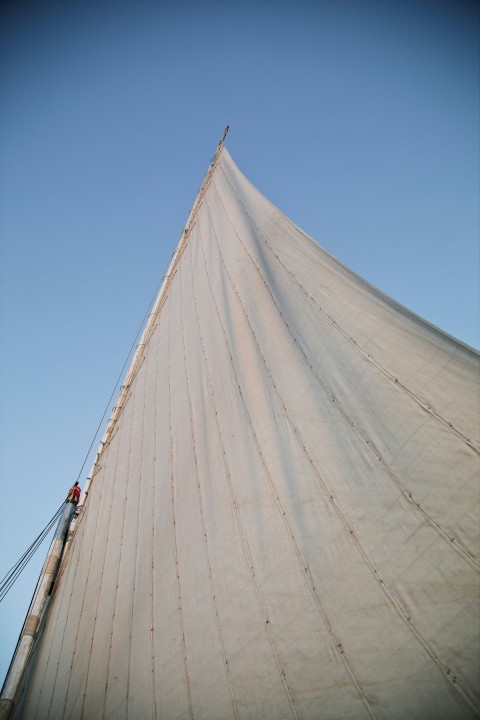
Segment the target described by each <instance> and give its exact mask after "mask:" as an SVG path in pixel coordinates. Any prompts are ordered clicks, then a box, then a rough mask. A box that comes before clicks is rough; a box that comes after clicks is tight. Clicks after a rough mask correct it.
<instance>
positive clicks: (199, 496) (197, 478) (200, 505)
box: [179, 267, 239, 720]
mask: <svg viewBox="0 0 480 720" xmlns="http://www.w3.org/2000/svg"><path fill="white" fill-rule="evenodd" d="M179 272H180V280H179V284H180V331H181V339H182V351H183V362H184V367H185V384H186V389H187V401H188V408H189V417H190V432H191V437H192V450H193V462H194V467H195V484H196V486H197V501H198V509H199V511H200V519H201V523H202V534H203V547H204V552H205V562H206V565H207V574H208V582H209V589H210V596H211V601H212V605H213V613H214V617H215V624H216V628H217V634H218V640H219V643H220V648H221V653H222V660H223V667H224V671H225V677H226V680H227V684H228V689H229V692H230V698H231V701H232V706H233V712H234V715H235V717H236V718H237V720H238V717H239V716H238V708H237V702H236V700H235V695H234V692H233V687H232V681H231V677H230V670H229V667H228V660H227V655H226V651H225V643H224V640H223V634H222V629H221V627H220V619H219V614H218V606H217V601H216V599H215V591H214V587H213V576H212V564H211V561H210V552H209V547H208V537H207V528H206V525H205V514H204V503H203V498H202V489H201V484H200V474H199V471H198V458H197V448H196V444H195V430H194V423H193V412H192V411H193V406H192V394H191V388H190V379H189V373H188V367H187V353H186V347H185V327H184V320H183V289H182V286H183V282H182V281H183V277H182V268H181V267H180V268H179Z"/></svg>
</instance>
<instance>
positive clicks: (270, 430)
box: [17, 148, 480, 720]
mask: <svg viewBox="0 0 480 720" xmlns="http://www.w3.org/2000/svg"><path fill="white" fill-rule="evenodd" d="M478 372H479V362H478V354H477V353H476V352H475V351H473V350H472V349H470V348H468V347H466V346H465V345H463V344H461V343H460V342H458V341H456V340H455V339H453V338H451V337H449V336H447V335H445V334H444V333H442V332H441V331H440V330H438V329H437V328H435V327H433V326H431V325H429V324H428V323H426V322H424V321H423V320H421V319H420V318H418V317H417V316H415V315H413V314H412V313H410V312H409V311H408V310H406V309H405V308H403V307H401V306H399V305H398V304H397V303H395V302H394V301H393V300H391V299H390V298H388V297H386V296H385V295H384V294H382V293H381V292H379V291H378V290H376V289H375V288H373V287H372V286H370V285H369V284H368V283H367V282H365V281H364V280H362V279H361V278H359V277H358V276H357V275H355V274H354V273H353V272H351V271H350V270H349V269H347V268H346V267H344V266H343V265H342V264H340V263H339V262H338V261H337V260H335V259H334V258H333V257H332V256H331V255H329V254H328V253H327V252H325V251H324V250H323V249H322V248H321V247H319V246H318V245H317V244H316V243H315V242H313V241H312V240H311V239H310V238H309V237H307V236H306V235H305V234H304V233H303V232H302V231H301V230H300V229H299V228H297V227H296V226H295V225H294V224H293V223H292V222H291V221H290V220H289V219H288V218H286V217H285V216H284V215H283V214H282V213H281V212H280V211H279V210H278V209H276V208H275V207H274V206H273V205H272V204H271V203H270V202H269V201H268V200H266V199H265V198H264V197H263V196H262V195H261V194H260V193H259V192H258V191H257V190H256V189H255V188H254V187H253V186H252V185H251V184H250V183H249V182H248V180H247V179H246V178H245V177H244V176H243V175H242V174H241V173H240V171H239V170H238V169H237V167H236V166H235V164H234V163H233V161H232V159H231V157H230V155H229V154H228V152H227V151H226V149H225V148H223V149H222V150H221V152H220V154H219V157H218V159H217V161H216V163H215V166H214V168H213V170H212V171H211V173H210V175H209V177H208V178H207V181H206V183H205V187H204V189H203V191H202V193H201V195H200V197H199V199H198V202H197V206H196V209H195V212H194V214H193V216H192V218H191V220H190V223H189V225H188V227H187V229H186V232H185V233H184V236H183V237H182V241H181V243H180V246H179V249H178V252H177V257H176V261H175V264H174V266H173V268H172V270H171V273H170V275H169V278H168V282H167V283H166V284H165V286H164V288H163V290H162V296H161V300H160V301H159V302H158V303H157V307H156V310H155V313H154V314H153V316H152V318H151V320H150V323H149V327H148V329H147V332H146V334H145V336H144V340H143V344H142V346H141V351H140V354H139V355H138V356H137V358H136V361H135V367H134V368H133V371H132V372H131V373H130V376H129V380H128V383H127V384H126V387H125V388H124V390H123V395H122V401H121V403H120V404H119V407H118V408H117V411H116V415H115V417H114V421H113V422H112V423H111V428H110V432H109V434H108V438H107V442H106V443H105V445H104V446H102V451H101V453H100V455H99V458H98V461H97V463H96V466H95V469H94V473H93V478H92V482H91V486H90V491H89V493H88V497H87V500H86V502H85V505H84V507H83V511H82V513H81V515H80V518H79V520H78V522H77V525H76V528H75V534H74V537H73V541H72V543H71V545H70V548H69V551H68V555H67V558H66V560H65V562H64V565H63V569H62V571H61V576H60V579H59V581H58V583H57V587H56V590H55V593H54V595H53V598H52V601H51V605H50V609H49V613H48V618H47V621H46V624H45V629H44V632H43V636H42V638H41V640H40V642H39V645H38V650H37V652H36V656H35V658H34V661H33V662H32V668H31V673H30V678H29V681H28V683H27V686H26V690H25V695H24V701H23V703H22V708H21V710H20V709H19V711H18V713H17V714H18V716H21V717H24V718H27V719H28V720H30V719H31V720H43V719H44V718H55V719H61V718H65V719H66V718H71V719H74V720H77V719H80V718H83V719H91V720H99V719H100V718H108V719H111V720H117V719H118V718H127V719H128V720H140V719H142V718H162V719H164V720H174V719H178V720H180V719H182V718H185V720H193V719H194V720H227V719H229V718H237V719H245V720H246V719H247V718H252V719H253V718H267V719H272V720H282V719H284V718H285V719H290V718H294V719H295V718H298V719H301V720H314V719H318V718H322V720H328V719H330V720H340V719H341V720H347V719H351V720H360V719H362V718H388V719H391V718H398V720H403V719H404V718H409V720H412V719H413V718H418V719H419V720H425V719H426V718H432V719H435V720H440V719H442V718H443V719H444V720H452V718H458V719H461V720H465V719H466V718H470V717H476V715H477V713H478V710H479V677H480V674H479V672H480V668H479V635H480V633H479V617H480V615H479V607H478V600H479V528H478V519H479V490H478V480H479V476H478V473H479V463H478V460H479V453H478V442H479V427H478V425H479V397H478Z"/></svg>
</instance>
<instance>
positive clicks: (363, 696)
mask: <svg viewBox="0 0 480 720" xmlns="http://www.w3.org/2000/svg"><path fill="white" fill-rule="evenodd" d="M206 207H207V210H208V214H209V218H210V224H211V228H212V230H213V234H214V236H215V240H216V242H217V245H218V248H219V252H220V256H221V257H222V259H223V256H222V253H221V250H220V244H219V242H218V238H217V235H216V231H215V227H214V225H213V221H212V217H211V213H210V208H209V206H208V203H206ZM222 325H223V322H222ZM225 338H226V340H227V343H228V338H227V336H226V333H225ZM233 370H234V374H235V380H236V382H237V384H238V386H239V388H240V382H239V380H238V375H237V372H236V369H235V366H234V367H233ZM241 398H242V404H243V408H244V411H245V415H246V419H247V422H248V425H249V427H250V430H251V434H252V439H253V441H254V444H255V447H256V450H257V453H258V456H259V459H260V461H261V463H262V467H263V469H264V472H265V476H266V479H267V481H268V484H269V486H270V490H271V492H272V495H273V499H274V504H275V506H276V507H277V510H278V512H279V514H280V518H281V520H282V522H283V525H284V528H285V531H286V534H287V536H288V538H289V541H290V544H291V546H292V549H293V551H294V554H295V557H296V558H297V562H298V564H299V566H300V567H301V568H302V571H303V573H304V576H305V578H306V580H307V585H308V588H309V590H310V592H311V595H312V597H313V600H314V602H315V604H316V606H317V609H318V612H319V614H320V616H321V618H322V620H323V623H324V625H325V628H326V630H327V632H328V635H329V637H330V641H331V644H332V646H333V648H334V650H335V653H336V654H337V656H338V658H339V659H340V660H341V662H342V663H343V665H344V667H345V670H346V671H347V674H348V675H349V676H350V679H351V681H352V684H353V685H354V687H355V689H356V690H357V693H358V695H359V697H360V698H361V700H362V702H363V704H364V706H365V708H366V709H367V711H368V713H369V714H370V717H372V718H375V717H376V716H375V713H374V712H373V709H372V707H371V705H370V702H369V700H368V698H367V695H366V694H365V691H364V690H363V688H362V687H361V685H360V683H359V682H358V680H357V678H356V676H355V673H354V671H353V668H352V666H351V665H350V661H349V660H348V658H347V657H346V653H345V649H344V648H343V646H342V643H341V642H339V640H338V639H337V637H336V635H335V633H334V630H333V627H332V624H331V622H330V620H329V618H328V615H327V613H326V611H325V608H324V607H323V604H322V602H321V600H320V597H319V595H318V591H317V590H316V589H315V586H314V583H313V578H312V576H311V573H310V572H309V569H308V566H307V563H306V561H305V559H304V557H303V555H302V552H301V550H300V547H299V545H298V543H297V541H296V539H295V535H294V533H293V532H292V529H291V527H290V523H289V520H288V518H287V515H286V511H285V510H284V508H283V505H282V502H281V501H280V498H279V493H278V491H277V488H276V486H275V483H274V482H273V479H272V476H271V473H270V471H269V469H268V466H267V463H266V461H265V457H264V455H263V452H262V449H261V447H260V442H259V440H258V437H257V434H256V432H255V428H254V427H253V423H252V419H251V416H250V413H249V411H248V408H247V405H246V402H245V398H244V396H243V393H241Z"/></svg>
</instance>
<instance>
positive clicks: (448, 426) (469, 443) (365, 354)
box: [217, 165, 480, 454]
mask: <svg viewBox="0 0 480 720" xmlns="http://www.w3.org/2000/svg"><path fill="white" fill-rule="evenodd" d="M220 168H221V170H222V172H223V174H224V176H225V178H226V180H227V182H228V184H229V185H230V188H231V190H232V193H233V195H234V196H235V198H236V199H237V201H238V202H239V203H240V205H241V206H242V207H243V209H244V211H245V214H246V215H247V217H248V219H249V220H250V223H251V225H252V227H253V228H254V229H255V230H256V231H257V233H258V235H259V236H260V237H261V239H262V241H263V242H264V243H265V245H266V246H267V247H268V249H269V250H270V252H271V253H272V255H273V256H274V257H275V258H276V260H277V261H278V262H279V264H280V265H281V266H282V267H283V269H284V270H285V272H287V273H288V275H289V276H290V277H291V278H292V280H293V281H294V282H295V283H296V284H297V285H298V287H299V288H300V290H301V292H302V293H303V294H304V295H305V297H307V298H308V299H309V300H310V302H311V303H312V304H313V305H314V306H315V307H316V308H317V310H318V311H319V312H320V313H322V315H323V316H324V317H325V318H326V319H327V320H328V322H329V323H330V324H331V325H332V326H333V327H334V328H335V329H336V330H338V331H339V332H340V333H341V334H342V335H343V337H344V338H345V339H346V340H348V342H349V343H351V344H352V345H353V346H354V347H355V348H357V350H358V351H359V352H360V353H361V355H363V357H364V359H365V360H367V361H368V362H370V363H372V365H374V366H375V367H376V368H378V369H379V370H380V371H381V372H382V373H383V374H384V375H385V376H386V377H387V378H388V379H389V380H390V381H391V382H392V384H393V385H395V387H397V388H398V389H399V390H400V391H403V392H404V393H405V394H407V395H408V396H409V397H410V398H412V400H414V401H415V402H416V403H417V404H418V405H420V407H421V408H422V409H423V410H425V411H426V412H427V413H429V414H430V415H432V417H434V418H435V419H436V420H437V421H438V422H440V423H441V424H442V425H444V427H445V428H446V429H447V430H449V431H450V432H452V433H453V434H454V435H455V436H456V437H458V438H459V439H461V440H463V442H464V443H465V444H466V445H467V446H468V447H469V448H470V449H471V450H473V451H474V452H475V453H477V454H480V449H479V448H477V447H476V445H475V443H474V442H473V441H472V440H470V438H467V437H466V435H464V434H463V433H462V431H461V430H459V429H458V428H456V427H455V425H454V424H453V423H451V422H449V421H448V420H447V419H446V418H444V417H443V416H442V415H440V413H439V412H437V411H436V410H435V409H434V408H433V407H432V406H431V405H428V404H427V403H425V402H423V400H421V398H419V397H418V395H416V394H415V393H414V392H413V391H412V390H409V389H408V388H407V387H406V386H405V385H404V384H403V383H402V382H400V380H398V378H396V377H395V375H393V373H391V372H390V371H389V370H387V369H386V368H385V367H384V366H383V365H382V364H381V363H379V362H378V361H377V360H375V358H374V357H372V355H370V354H369V353H368V352H367V351H366V350H365V349H364V348H363V347H362V346H361V345H360V344H359V343H358V342H357V341H356V340H355V339H354V338H353V337H351V336H350V335H349V334H348V333H347V332H346V330H344V329H343V328H342V326H341V325H340V324H339V323H338V322H337V321H336V320H335V319H334V318H332V316H331V315H329V314H328V313H327V311H326V310H324V308H322V307H321V305H319V303H318V302H317V300H316V299H315V298H314V297H313V296H312V295H310V293H309V292H308V290H306V288H305V287H304V286H303V285H302V283H301V282H300V281H299V280H298V278H297V277H296V276H295V275H294V273H293V272H292V271H291V270H289V268H287V267H286V265H285V264H284V263H283V261H282V260H281V259H280V257H279V256H278V255H277V253H276V252H275V250H274V249H273V248H272V246H271V245H270V243H269V242H268V240H267V239H266V238H265V236H264V234H263V233H262V231H261V229H260V228H259V227H258V225H257V223H256V222H255V220H254V219H253V217H252V216H251V215H250V213H249V212H248V210H247V208H246V207H245V205H244V203H243V202H242V200H241V199H240V198H239V197H238V195H237V193H236V192H235V189H234V188H233V186H232V183H231V182H230V180H229V178H228V177H227V175H226V173H225V170H224V169H223V167H222V165H220ZM217 192H218V190H217ZM302 232H303V231H302ZM303 234H305V233H303ZM307 237H308V236H307ZM309 239H311V238H309Z"/></svg>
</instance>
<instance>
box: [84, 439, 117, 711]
mask: <svg viewBox="0 0 480 720" xmlns="http://www.w3.org/2000/svg"><path fill="white" fill-rule="evenodd" d="M117 430H118V428H117ZM113 437H114V435H113V436H112V439H113ZM119 455H120V443H119V444H118V445H117V454H116V457H115V471H114V473H113V477H116V474H117V473H116V471H117V468H118V458H119ZM92 480H93V477H92ZM105 487H108V485H107V482H106V478H104V482H102V485H101V490H100V498H99V501H98V508H99V510H100V507H101V504H102V500H103V492H104V488H105ZM100 515H101V513H100V512H99V513H98V515H97V517H100ZM108 517H109V520H108V528H107V540H108V536H109V534H110V527H111V522H112V513H109V515H108ZM95 540H96V533H95V535H94V538H93V541H92V552H93V545H94V543H95ZM107 547H108V542H106V543H105V551H104V553H103V560H102V571H101V577H100V583H99V588H98V592H97V594H96V605H95V615H94V619H93V623H92V627H91V632H92V639H91V642H90V648H89V653H88V661H87V673H86V678H85V689H84V693H83V699H82V707H81V711H80V720H81V719H82V718H83V715H84V709H85V702H86V695H87V687H88V681H89V678H90V661H91V657H92V651H93V644H94V641H95V628H96V624H97V615H98V608H99V605H100V597H101V592H102V587H103V576H104V572H105V563H106V558H107ZM89 574H90V573H89ZM75 645H76V642H75Z"/></svg>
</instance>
